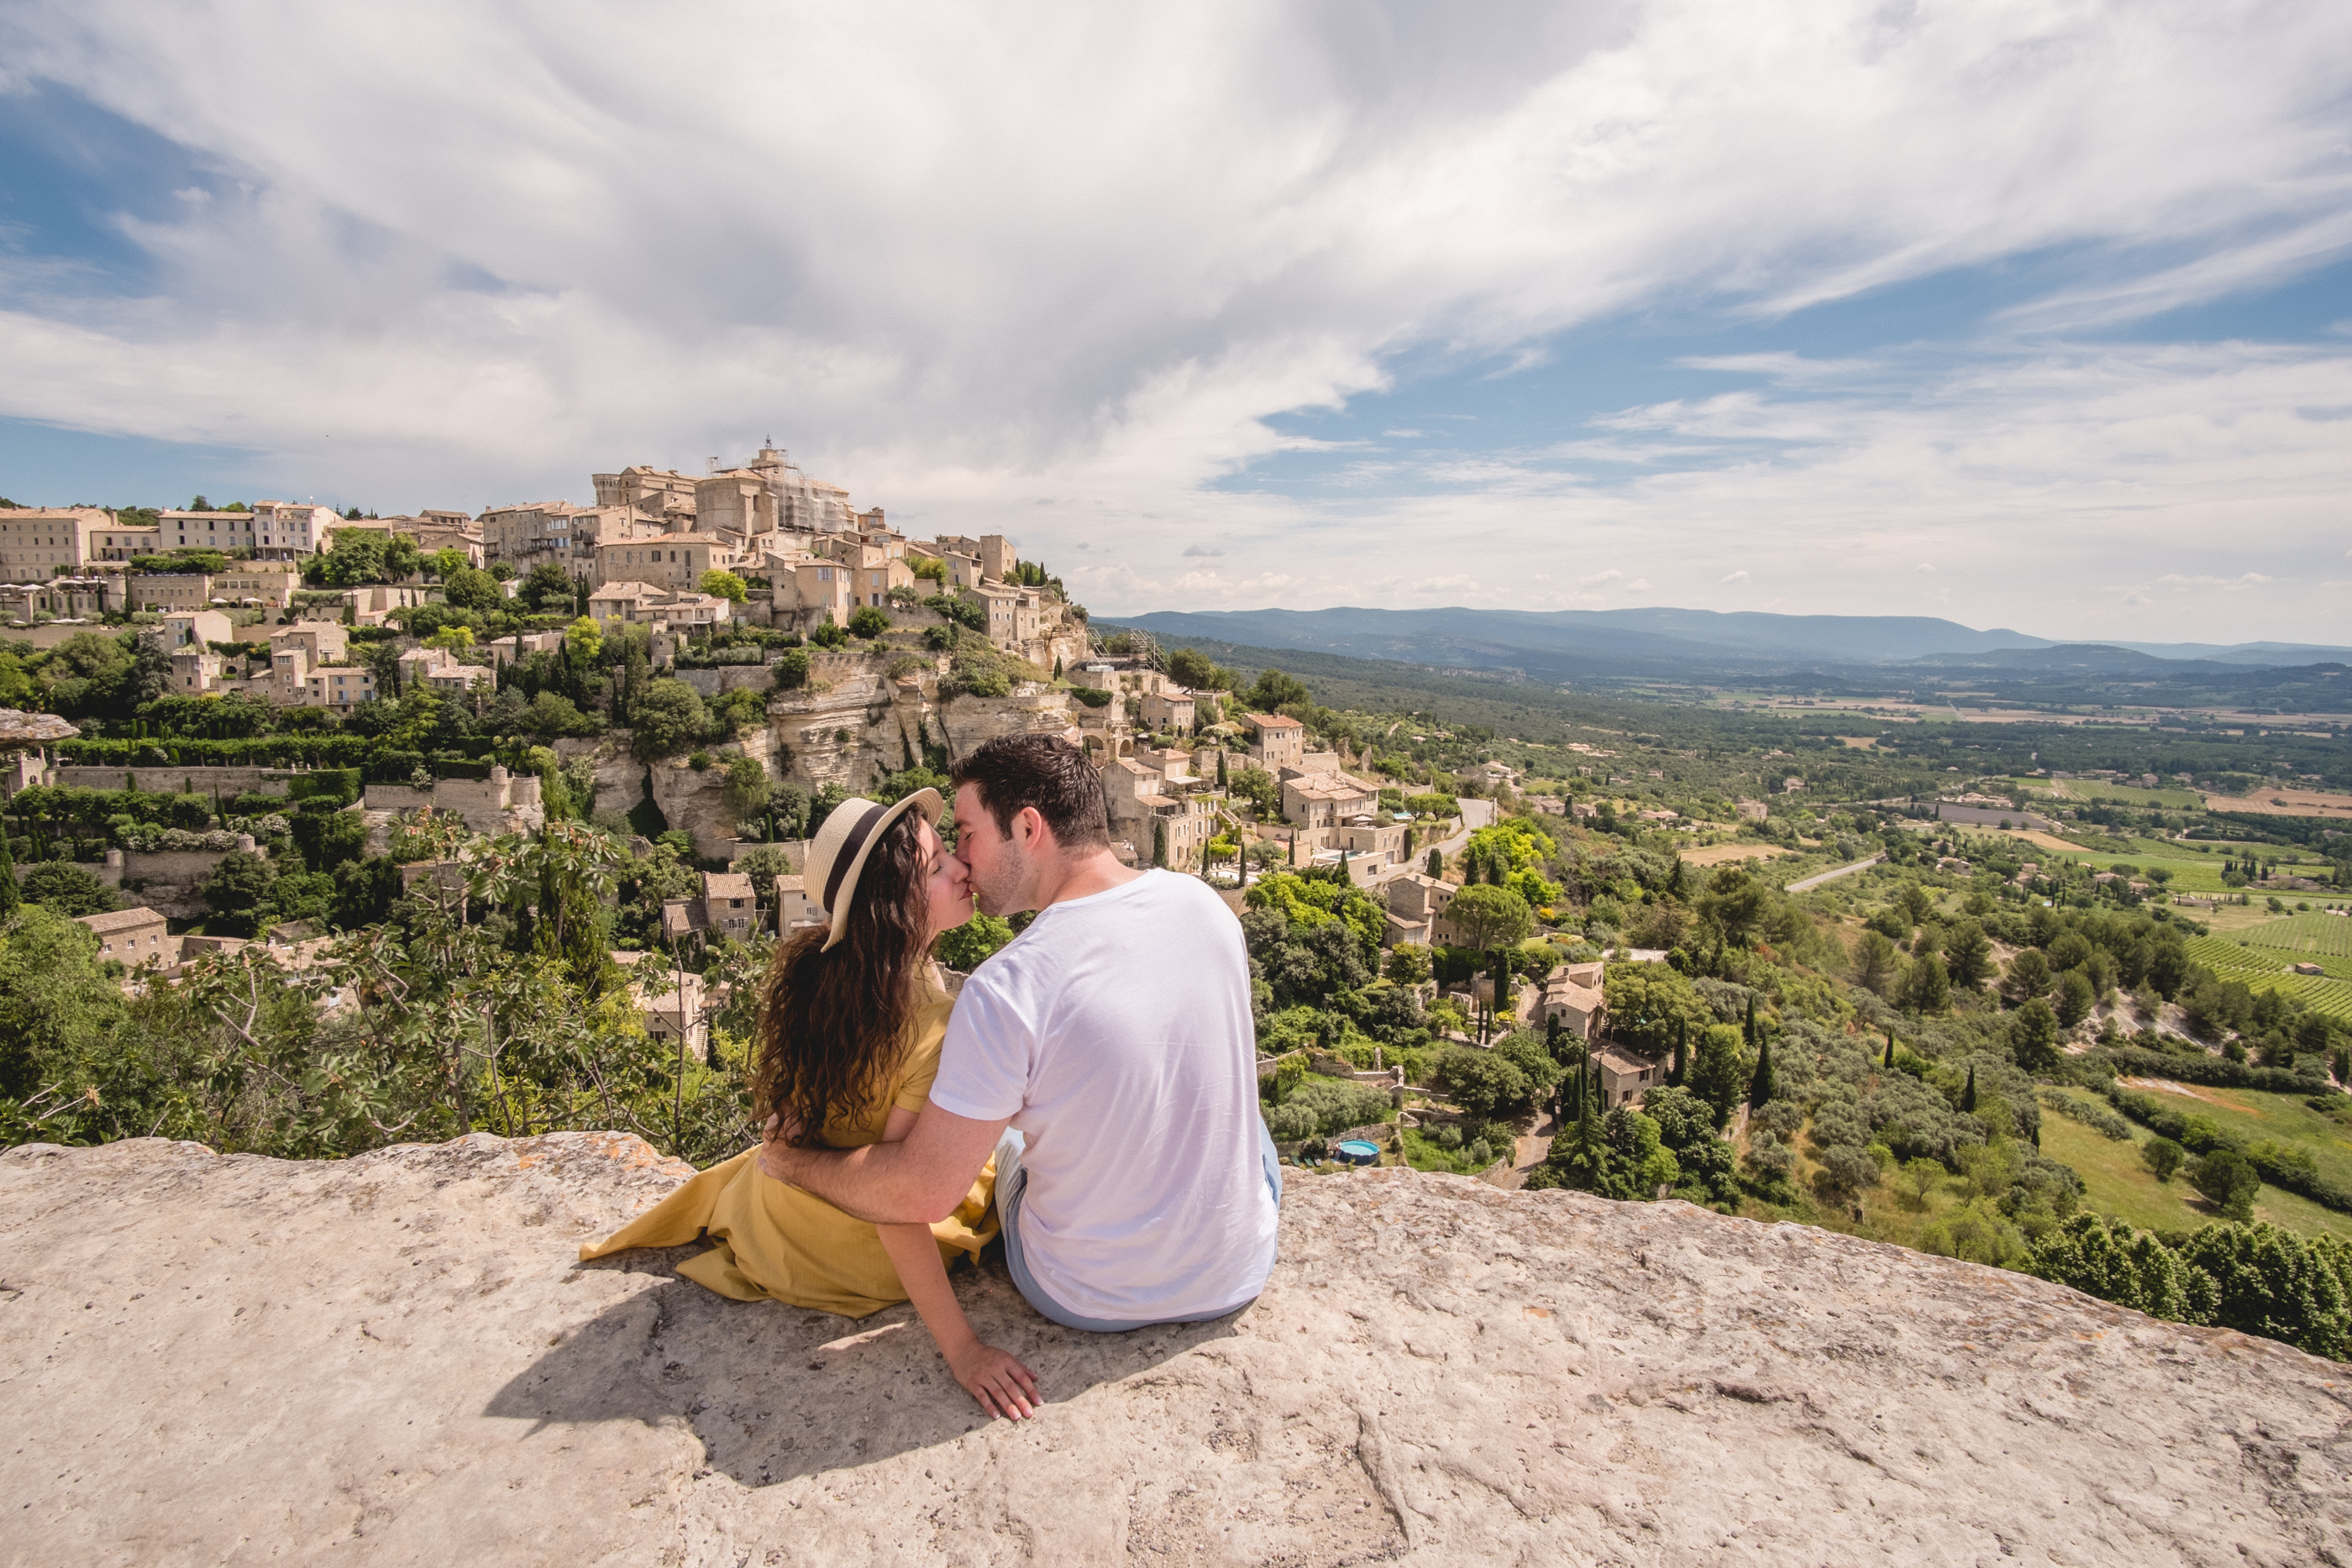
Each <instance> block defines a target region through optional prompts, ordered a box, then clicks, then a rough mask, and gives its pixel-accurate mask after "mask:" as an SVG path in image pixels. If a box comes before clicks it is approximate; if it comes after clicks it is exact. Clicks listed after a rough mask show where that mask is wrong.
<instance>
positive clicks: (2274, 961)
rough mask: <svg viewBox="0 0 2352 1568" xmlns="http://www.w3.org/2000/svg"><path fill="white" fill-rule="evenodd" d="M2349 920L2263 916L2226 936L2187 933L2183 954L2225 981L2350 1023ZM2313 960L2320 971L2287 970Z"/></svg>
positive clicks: (2351, 959) (2351, 969)
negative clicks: (2275, 994)
mask: <svg viewBox="0 0 2352 1568" xmlns="http://www.w3.org/2000/svg"><path fill="white" fill-rule="evenodd" d="M2347 948H2352V919H2347V918H2346V917H2344V916H2342V915H2319V914H2312V915H2295V916H2294V917H2293V918H2291V919H2286V920H2266V921H2263V922H2262V923H2261V924H2260V925H2248V926H2243V927H2241V928H2239V929H2236V930H2234V931H2231V932H2229V933H2228V934H2226V935H2221V936H2192V937H2190V938H2189V956H2190V957H2191V958H2194V959H2195V960H2196V961H2197V962H2199V963H2200V964H2202V965H2204V966H2205V967H2207V968H2209V969H2210V970H2212V971H2213V973H2214V974H2215V975H2217V976H2219V977H2221V978H2222V979H2225V980H2240V981H2242V982H2244V984H2245V985H2246V987H2247V988H2249V989H2252V990H2257V991H2282V992H2284V993H2285V994H2286V995H2288V996H2290V997H2293V998H2295V999H2296V1000H2298V1001H2300V1002H2302V1003H2303V1005H2304V1006H2305V1007H2307V1008H2310V1009H2312V1010H2314V1011H2315V1012H2318V1013H2323V1014H2325V1015H2326V1016H2327V1017H2329V1018H2334V1019H2345V1020H2347V1021H2352V951H2347ZM2298 963H2303V964H2318V965H2319V966H2321V967H2323V968H2325V969H2326V971H2327V972H2326V974H2325V975H2297V974H2292V973H2289V972H2288V970H2287V966H2288V965H2290V964H2298Z"/></svg>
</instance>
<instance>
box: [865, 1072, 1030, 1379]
mask: <svg viewBox="0 0 2352 1568" xmlns="http://www.w3.org/2000/svg"><path fill="white" fill-rule="evenodd" d="M916 1115H917V1113H915V1112H913V1111H906V1110H900V1109H898V1107H896V1106H893V1107H892V1108H891V1111H890V1119H889V1121H888V1122H887V1124H885V1125H884V1127H883V1130H882V1141H883V1142H884V1143H886V1144H890V1143H897V1142H898V1141H899V1140H901V1139H903V1138H904V1137H906V1135H907V1134H908V1131H909V1130H910V1129H912V1128H913V1126H914V1124H915V1119H916ZM874 1233H875V1234H876V1235H877V1236H878V1237H880V1238H881V1239H882V1250H883V1251H885V1252H886V1253H887V1254H889V1257H890V1263H891V1266H892V1267H893V1268H895V1269H897V1270H898V1282H899V1283H900V1284H902V1285H904V1286H906V1287H907V1299H908V1301H912V1302H914V1303H915V1311H917V1312H919V1313H921V1314H922V1318H923V1326H924V1327H925V1328H927V1329H929V1330H930V1331H931V1340H932V1343H935V1344H937V1345H938V1346H939V1347H940V1354H941V1355H943V1356H945V1357H946V1358H947V1364H948V1370H949V1371H950V1372H951V1373H953V1374H954V1375H955V1380H956V1381H957V1382H958V1383H960V1384H961V1385H963V1388H964V1391H965V1392H966V1393H968V1394H970V1395H971V1396H972V1397H973V1398H974V1399H976V1400H978V1401H979V1402H980V1407H981V1408H982V1410H985V1411H987V1412H988V1413H989V1414H990V1415H991V1416H1008V1417H1010V1418H1011V1419H1013V1420H1015V1421H1017V1420H1020V1419H1022V1418H1023V1417H1024V1416H1028V1415H1030V1414H1032V1412H1033V1407H1034V1406H1037V1405H1041V1404H1043V1403H1044V1401H1043V1400H1042V1399H1040V1398H1039V1397H1038V1396H1037V1375H1036V1374H1035V1373H1033V1372H1031V1371H1030V1370H1029V1369H1028V1368H1027V1367H1025V1366H1024V1365H1022V1364H1021V1363H1020V1362H1019V1361H1018V1360H1016V1359H1015V1358H1014V1357H1013V1355H1012V1354H1011V1353H1009V1352H1006V1351H1002V1350H999V1349H997V1348H996V1347H995V1346H994V1345H992V1344H985V1343H982V1341H981V1338H980V1336H979V1335H978V1334H976V1333H972V1332H971V1320H970V1319H969V1318H966V1317H965V1316H964V1315H963V1306H962V1304H961V1302H959V1301H957V1300H956V1299H955V1291H954V1290H953V1289H952V1288H950V1286H949V1284H948V1270H947V1265H946V1264H945V1263H942V1262H941V1261H940V1244H939V1241H938V1239H936V1238H934V1237H933V1236H932V1235H931V1228H930V1227H929V1226H928V1225H877V1226H876V1227H875V1228H874Z"/></svg>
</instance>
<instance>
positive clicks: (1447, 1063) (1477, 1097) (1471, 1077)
mask: <svg viewBox="0 0 2352 1568" xmlns="http://www.w3.org/2000/svg"><path fill="white" fill-rule="evenodd" d="M1437 1071H1438V1077H1439V1080H1440V1082H1443V1083H1444V1087H1445V1092H1446V1093H1447V1094H1449V1095H1450V1096H1452V1097H1453V1100H1454V1103H1455V1104H1457V1105H1459V1106H1461V1107H1462V1109H1463V1110H1465V1111H1466V1112H1468V1113H1470V1114H1471V1115H1473V1116H1475V1117H1477V1118H1478V1119H1479V1120H1481V1121H1485V1120H1487V1119H1488V1118H1490V1117H1492V1116H1493V1115H1494V1114H1495V1113H1496V1112H1498V1111H1503V1110H1507V1109H1510V1108H1513V1107H1518V1106H1524V1105H1526V1104H1528V1103H1529V1102H1530V1101H1531V1100H1532V1099H1533V1098H1534V1096H1535V1092H1536V1090H1535V1085H1533V1084H1531V1083H1529V1082H1528V1075H1527V1074H1526V1073H1525V1072H1522V1071H1520V1070H1519V1068H1518V1066H1517V1064H1516V1063H1514V1062H1513V1061H1510V1060H1509V1059H1507V1058H1506V1057H1503V1056H1499V1055H1497V1054H1496V1053H1495V1052H1493V1051H1478V1050H1475V1049H1473V1048H1471V1047H1467V1046H1453V1047H1449V1048H1448V1049H1447V1050H1446V1051H1445V1052H1444V1054H1443V1055H1442V1056H1440V1057H1439V1058H1438V1062H1437Z"/></svg>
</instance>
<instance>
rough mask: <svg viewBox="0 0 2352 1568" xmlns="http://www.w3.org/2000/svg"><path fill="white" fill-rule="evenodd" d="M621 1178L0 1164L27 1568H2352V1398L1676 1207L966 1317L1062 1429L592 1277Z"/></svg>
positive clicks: (794, 1322) (632, 1182)
mask: <svg viewBox="0 0 2352 1568" xmlns="http://www.w3.org/2000/svg"><path fill="white" fill-rule="evenodd" d="M682 1174H683V1167H681V1166H676V1165H673V1164H669V1163H667V1162H664V1161H662V1160H660V1159H658V1158H657V1157H656V1155H654V1154H653V1153H652V1152H651V1151H650V1150H648V1149H647V1148H646V1146H645V1145H642V1144H640V1143H638V1142H636V1141H635V1139H632V1138H627V1137H622V1136H617V1135H611V1134H570V1135H563V1136H556V1137H548V1138H538V1139H529V1140H522V1141H518V1142H514V1143H507V1142H502V1141H500V1140H498V1139H495V1138H490V1137H487V1136H480V1135H477V1136H475V1137H471V1138H466V1139H461V1140H459V1141H458V1142H457V1143H454V1144H448V1145H440V1146H437V1147H431V1148H424V1147H408V1148H400V1149H392V1150H386V1151H383V1152H382V1153H378V1154H374V1155H367V1156H364V1157H362V1158H359V1159H353V1160H349V1161H345V1162H341V1163H337V1164H318V1165H298V1164H287V1163H281V1162H276V1161H271V1160H265V1159H259V1158H254V1157H247V1156H233V1157H226V1158H225V1157H222V1156H219V1155H214V1154H212V1153H210V1152H208V1151H206V1150H205V1149H202V1148H199V1147H196V1146H194V1145H174V1144H167V1143H162V1142H144V1141H142V1142H135V1143H127V1144H120V1145H112V1146H110V1147H106V1148H100V1149H84V1150H73V1151H66V1150H60V1149H55V1148H50V1147H46V1146H40V1145H36V1146H33V1147H29V1148H22V1149H16V1150H14V1151H11V1152H9V1153H8V1154H7V1155H5V1157H4V1158H0V1271H5V1282H0V1386H5V1404H4V1405H0V1407H5V1410H6V1411H7V1412H8V1422H7V1430H6V1433H5V1441H0V1497H5V1499H6V1500H7V1513H8V1515H9V1517H10V1524H11V1526H12V1528H10V1529H9V1530H8V1531H6V1533H5V1536H4V1537H0V1560H4V1561H5V1562H8V1563H87V1564H101V1563H245V1562H259V1561H262V1560H265V1559H268V1560H273V1561H285V1562H317V1561H331V1562H346V1563H362V1562H368V1563H375V1562H381V1563H417V1562H428V1563H458V1562H462V1563H564V1564H567V1565H569V1564H586V1563H695V1564H701V1563H712V1564H730V1565H732V1564H739V1563H827V1564H854V1563H907V1562H918V1563H920V1562H944V1563H1103V1562H1108V1561H1115V1560H1118V1559H1120V1558H1122V1557H1125V1558H1128V1559H1132V1560H1138V1561H1143V1562H1150V1563H1297V1564H1309V1563H1351V1562H1377V1561H1395V1560H1401V1559H1413V1560H1418V1561H1423V1562H1428V1563H1681V1562H1697V1561H1710V1562H1711V1561H1715V1560H1717V1559H1718V1558H1726V1559H1730V1560H1737V1561H1740V1562H1757V1563H1792V1564H1793V1563H1803V1564H1809V1565H1810V1564H1818V1563H1841V1564H1842V1563H1858V1562H1864V1561H1888V1562H1896V1563H1906V1564H1909V1563H1994V1562H1997V1561H2002V1560H2008V1561H2013V1562H2017V1563H2068V1564H2087V1563H2132V1564H2158V1563H2261V1564H2272V1563H2275V1564H2290V1563H2345V1562H2347V1561H2352V1496H2347V1491H2348V1490H2352V1484H2348V1483H2347V1479H2346V1477H2347V1464H2352V1428H2347V1406H2352V1400H2347V1377H2346V1369H2344V1368H2342V1367H2338V1366H2336V1365H2333V1364H2328V1363H2325V1362H2320V1361H2315V1360H2313V1359H2310V1358H2308V1357H2306V1356H2304V1355H2302V1354H2299V1353H2297V1352H2295V1351H2293V1350H2290V1349H2288V1348H2286V1347H2285V1346H2284V1345H2279V1344H2275V1343H2269V1342H2267V1341H2261V1340H2251V1339H2246V1338H2242V1337H2241V1336H2239V1335H2236V1334H2232V1333H2222V1332H2217V1331H2210V1330H2197V1329H2187V1328H2180V1327H2177V1326H2171V1325H2167V1324H2164V1323H2158V1322H2153V1321H2151V1320H2148V1319H2147V1318H2143V1317H2140V1316H2138V1315H2137V1314H2135V1313H2131V1312H2122V1311H2119V1310H2116V1309H2113V1308H2110V1307H2107V1306H2105V1305H2103V1304H2101V1303H2099V1302H2097V1301H2091V1300H2089V1299H2087V1298H2085V1297H2083V1296H2080V1295H2076V1294H2074V1292H2072V1291H2065V1290H2063V1289H2060V1288H2058V1287H2055V1286H2052V1285H2047V1284H2043V1283H2042V1282H2040V1281H2033V1280H2030V1279H2025V1278H2021V1277H2020V1276H2017V1275H2012V1274H2004V1273H2000V1272H1996V1271H1994V1270H1989V1269H1979V1268H1975V1267H1972V1266H1969V1265H1966V1264H1960V1263H1951V1262H1945V1261H1941V1260H1936V1259H1932V1258H1926V1257H1922V1256H1920V1255H1918V1254H1916V1253H1909V1252H1905V1251H1902V1250H1899V1249H1895V1248H1891V1247H1884V1246H1878V1245H1874V1244H1872V1243H1868V1242H1862V1241H1856V1240H1853V1239H1847V1238H1843V1237H1839V1236H1836V1235H1832V1234H1830V1233H1826V1232H1822V1231H1817V1230H1809V1229H1804V1228H1798V1227H1794V1226H1772V1227H1767V1226H1762V1225H1756V1224H1750V1223H1747V1222H1744V1221H1740V1220H1734V1219H1725V1218H1719V1217H1717V1216H1714V1215H1711V1214H1707V1213H1704V1212H1702V1211H1699V1210H1696V1209H1693V1208H1690V1207H1685V1206H1683V1205H1680V1204H1674V1203H1664V1204H1648V1205H1618V1204H1612V1203H1606V1202H1602V1201H1601V1200H1598V1199H1594V1198H1589V1197H1580V1196H1573V1195H1567V1194H1557V1193H1545V1194H1528V1193H1517V1194H1505V1193H1500V1192H1497V1191H1496V1190H1495V1189H1493V1188H1492V1187H1489V1186H1483V1185H1481V1184H1478V1183H1475V1182H1472V1181H1468V1180H1465V1179H1461V1178H1455V1177H1442V1176H1412V1175H1411V1174H1410V1173H1402V1172H1391V1171H1381V1172H1367V1173H1360V1174H1358V1175H1354V1176H1344V1177H1324V1178H1307V1179H1294V1181H1293V1182H1292V1185H1291V1187H1290V1190H1289V1192H1288V1193H1287V1194H1286V1199H1285V1210H1284V1220H1283V1249H1282V1262H1281V1265H1280V1268H1279V1270H1277V1272H1276V1277H1275V1280H1274V1281H1273V1283H1272V1285H1271V1286H1270V1287H1269V1289H1268V1290H1267V1291H1266V1293H1265V1296H1264V1297H1262V1298H1261V1299H1260V1300H1259V1301H1257V1302H1256V1303H1255V1304H1254V1305H1252V1306H1251V1307H1249V1308H1247V1309H1245V1310H1244V1311H1243V1312H1238V1313H1236V1314H1234V1316H1232V1317H1230V1318H1228V1319H1224V1320H1222V1321H1219V1322H1213V1323H1205V1324H1200V1325H1195V1326H1192V1327H1184V1328H1169V1329H1162V1330H1156V1331H1147V1332H1144V1333H1134V1334H1125V1335H1118V1336H1110V1337H1096V1336H1091V1335H1086V1334H1078V1333H1068V1332H1066V1331H1064V1330H1061V1329H1058V1328H1055V1327H1054V1326H1052V1325H1050V1324H1048V1323H1045V1322H1042V1321H1041V1320H1039V1319H1038V1318H1036V1317H1035V1316H1034V1315H1032V1314H1031V1313H1030V1312H1028V1311H1027V1310H1026V1309H1025V1308H1024V1306H1023V1305H1022V1303H1021V1302H1020V1301H1019V1300H1018V1298H1017V1297H1016V1296H1015V1295H1014V1294H1013V1291H1011V1288H1010V1287H1009V1285H1008V1284H1007V1283H1006V1281H1004V1279H1003V1276H1002V1274H1001V1273H997V1272H992V1271H988V1270H983V1271H982V1272H980V1273H978V1274H973V1273H970V1272H964V1273H961V1274H960V1275H959V1276H958V1278H959V1281H960V1284H959V1289H960V1291H961V1294H962V1297H963V1299H964V1301H966V1303H967V1305H968V1307H969V1309H970V1310H971V1313H972V1315H973V1317H974V1319H975V1322H976V1323H977V1325H978V1326H979V1328H980V1330H981V1332H982V1333H983V1334H985V1335H987V1336H989V1337H990V1338H992V1339H993V1340H995V1341H996V1342H998V1343H1003V1344H1005V1345H1007V1346H1009V1347H1011V1348H1012V1349H1013V1350H1014V1351H1015V1352H1016V1353H1017V1354H1020V1355H1021V1356H1023V1357H1024V1359H1026V1360H1027V1361H1028V1362H1029V1364H1031V1365H1032V1366H1033V1367H1034V1368H1035V1369H1036V1371H1037V1373H1038V1374H1039V1375H1040V1376H1041V1378H1042V1379H1043V1380H1044V1382H1045V1386H1046V1388H1047V1390H1048V1393H1049V1396H1050V1397H1051V1399H1052V1400H1053V1403H1052V1404H1051V1405H1050V1406H1048V1407H1047V1408H1046V1410H1045V1412H1044V1414H1043V1415H1042V1416H1040V1417H1039V1418H1038V1419H1036V1420H1034V1421H1032V1422H1028V1423H1024V1424H1021V1425H1018V1426H1015V1425H1012V1424H1007V1423H998V1424H988V1423H984V1422H982V1420H981V1419H980V1418H979V1416H977V1414H976V1413H975V1412H974V1410H973V1408H972V1406H971V1405H970V1403H969V1402H968V1401H967V1400H966V1399H965V1397H964V1396H963V1395H962V1394H961V1391H960V1390H958V1389H957V1388H956V1387H955V1385H953V1383H952V1382H951V1381H950V1379H949V1378H948V1376H947V1375H946V1373H945V1369H944V1367H943V1365H942V1364H941V1363H940V1360H939V1358H938V1356H937V1354H935V1353H934V1352H933V1350H932V1349H931V1345H930V1342H929V1338H928V1336H927V1335H926V1334H925V1333H924V1332H923V1330H922V1328H921V1326H920V1324H919V1322H914V1321H912V1320H911V1316H910V1314H909V1313H908V1312H907V1310H906V1309H904V1308H899V1309H896V1310H894V1311H892V1312H884V1313H881V1314H877V1316H876V1317H874V1318H871V1319H868V1320H866V1322H862V1323H853V1322H847V1321H846V1320H844V1319H840V1318H834V1317H827V1316H824V1315H822V1314H817V1313H811V1312H799V1311H795V1310H793V1309H790V1308H785V1307H782V1306H777V1305H774V1304H772V1303H763V1304H760V1305H740V1304H737V1303H732V1302H728V1301H721V1300H719V1298H718V1297H716V1296H712V1295H710V1294H709V1293H707V1292H705V1291H702V1290H701V1289H700V1288H698V1287H697V1286H695V1285H692V1284H689V1283H687V1282H685V1281H679V1280H677V1279H676V1278H674V1277H673V1276H672V1274H671V1273H670V1265H671V1264H672V1263H673V1262H674V1260H675V1259H676V1258H677V1256H678V1255H679V1254H677V1253H640V1254H636V1255H634V1256H631V1257H627V1258H624V1259H618V1260H608V1261H606V1262H604V1263H602V1264H597V1265H591V1266H588V1267H584V1268H583V1267H579V1266H576V1265H575V1264H574V1263H573V1261H572V1258H573V1253H574V1248H575V1246H576V1244H577V1243H578V1241H579V1240H580V1239H582V1238H583V1237H586V1236H589V1235H592V1234H594V1233H598V1232H602V1231H603V1230H604V1229H605V1228H607V1227H609V1226H611V1225H614V1224H615V1223H616V1222H618V1221H620V1220H621V1219H623V1218H625V1217H627V1216H628V1215H630V1214H632V1213H634V1212H635V1211H637V1210H638V1209H640V1208H642V1207H644V1206H645V1205H646V1203H647V1202H649V1201H650V1200H651V1199H652V1198H653V1197H655V1196H656V1195H657V1194H658V1193H660V1192H662V1191H663V1190H665V1189H666V1188H667V1186H669V1184H670V1183H671V1182H673V1181H675V1180H677V1179H678V1177H679V1176H681V1175H682Z"/></svg>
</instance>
